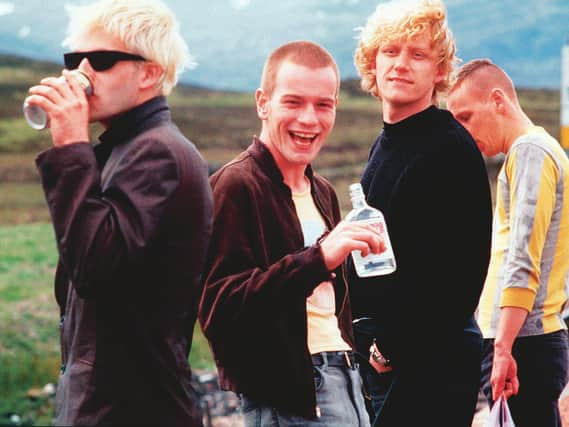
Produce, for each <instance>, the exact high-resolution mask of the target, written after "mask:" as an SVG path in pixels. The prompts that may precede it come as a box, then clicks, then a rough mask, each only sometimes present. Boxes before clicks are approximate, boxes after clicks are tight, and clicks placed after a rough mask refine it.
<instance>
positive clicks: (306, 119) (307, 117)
mask: <svg viewBox="0 0 569 427" xmlns="http://www.w3.org/2000/svg"><path fill="white" fill-rule="evenodd" d="M298 121H299V122H300V123H302V124H304V125H307V126H309V125H315V124H317V123H318V117H317V116H316V109H315V108H314V105H312V103H310V102H308V103H306V105H305V106H304V108H303V109H302V111H301V112H300V114H299V115H298Z"/></svg>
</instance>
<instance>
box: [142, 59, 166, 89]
mask: <svg viewBox="0 0 569 427" xmlns="http://www.w3.org/2000/svg"><path fill="white" fill-rule="evenodd" d="M163 75H164V70H163V69H162V67H161V66H160V65H158V64H157V63H155V62H151V61H147V62H143V63H142V73H141V77H140V88H141V89H149V88H154V87H157V86H158V84H159V83H160V81H161V79H162V78H163Z"/></svg>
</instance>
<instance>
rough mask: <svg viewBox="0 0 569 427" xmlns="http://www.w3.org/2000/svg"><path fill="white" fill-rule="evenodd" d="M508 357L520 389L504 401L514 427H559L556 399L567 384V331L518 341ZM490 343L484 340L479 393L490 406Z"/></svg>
mask: <svg viewBox="0 0 569 427" xmlns="http://www.w3.org/2000/svg"><path fill="white" fill-rule="evenodd" d="M512 355H513V356H514V359H515V360H516V363H517V365H518V379H519V381H520V389H519V392H518V394H517V395H515V396H512V397H510V398H509V399H508V406H509V407H510V411H511V413H512V417H513V418H514V422H515V423H516V427H536V426H538V427H558V426H561V418H560V415H559V407H558V399H559V396H560V394H561V392H562V391H563V388H564V387H565V384H566V383H567V380H568V364H569V362H568V357H569V342H568V336H567V331H565V330H562V331H557V332H553V333H551V334H546V335H536V336H529V337H519V338H516V340H515V341H514V346H513V348H512ZM493 359H494V340H493V339H486V340H484V358H483V361H482V391H483V392H484V394H485V395H486V398H487V399H488V403H489V404H490V406H492V404H493V401H492V386H491V385H490V374H491V372H492V361H493Z"/></svg>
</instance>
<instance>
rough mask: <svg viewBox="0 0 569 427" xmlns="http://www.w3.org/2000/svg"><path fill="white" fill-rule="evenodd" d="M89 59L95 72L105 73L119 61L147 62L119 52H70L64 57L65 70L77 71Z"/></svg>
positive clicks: (137, 56)
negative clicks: (82, 62) (84, 60)
mask: <svg viewBox="0 0 569 427" xmlns="http://www.w3.org/2000/svg"><path fill="white" fill-rule="evenodd" d="M84 58H87V60H88V61H89V64H91V67H93V69H94V70H95V71H105V70H109V69H110V68H112V67H113V66H114V65H115V64H116V63H117V62H119V61H146V59H144V58H143V57H142V56H140V55H135V54H133V53H126V52H120V51H118V50H91V51H89V52H70V53H65V54H64V55H63V61H64V62H65V68H67V69H68V70H75V69H76V68H77V67H79V64H80V63H81V61H83V59H84Z"/></svg>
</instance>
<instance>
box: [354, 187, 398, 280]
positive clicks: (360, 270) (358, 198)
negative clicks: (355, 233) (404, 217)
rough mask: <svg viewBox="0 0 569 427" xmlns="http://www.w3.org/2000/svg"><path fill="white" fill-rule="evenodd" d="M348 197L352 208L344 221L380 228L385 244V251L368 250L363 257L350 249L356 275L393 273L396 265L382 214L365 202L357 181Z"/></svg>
mask: <svg viewBox="0 0 569 427" xmlns="http://www.w3.org/2000/svg"><path fill="white" fill-rule="evenodd" d="M350 199H351V200H352V207H353V209H352V210H351V211H350V212H349V213H348V215H347V216H346V221H349V222H363V223H366V224H372V225H374V226H376V227H377V228H378V229H379V230H380V233H381V237H382V239H383V242H384V244H385V246H386V249H385V251H383V252H382V253H380V254H374V253H371V252H370V253H369V254H368V255H367V256H365V257H362V255H361V253H360V251H352V259H353V260H354V267H355V269H356V273H357V275H358V276H359V277H373V276H380V275H384V274H389V273H393V272H394V271H395V269H396V268H397V265H396V263H395V256H394V254H393V248H392V246H391V241H390V240H389V234H388V233H387V226H386V224H385V219H384V218H383V214H382V213H381V212H380V211H379V210H378V209H375V208H373V207H371V206H369V205H368V204H367V203H366V201H365V195H364V192H363V189H362V186H361V184H359V183H355V184H352V185H350Z"/></svg>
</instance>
